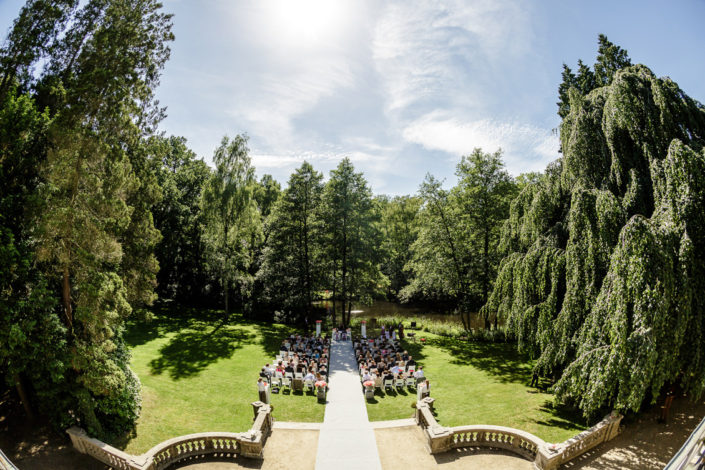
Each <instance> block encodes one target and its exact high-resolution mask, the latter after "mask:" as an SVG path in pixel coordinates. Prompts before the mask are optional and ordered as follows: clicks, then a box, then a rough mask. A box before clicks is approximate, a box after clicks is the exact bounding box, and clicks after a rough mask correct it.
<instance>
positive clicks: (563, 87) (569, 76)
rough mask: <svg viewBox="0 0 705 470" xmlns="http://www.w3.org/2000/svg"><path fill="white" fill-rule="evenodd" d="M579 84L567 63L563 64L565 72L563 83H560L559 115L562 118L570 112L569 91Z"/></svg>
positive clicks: (562, 74) (563, 73) (562, 77)
mask: <svg viewBox="0 0 705 470" xmlns="http://www.w3.org/2000/svg"><path fill="white" fill-rule="evenodd" d="M577 84H578V82H577V79H576V78H575V74H574V73H573V71H572V70H571V69H570V67H568V66H567V65H566V64H563V72H562V73H561V83H560V85H558V103H556V104H557V105H558V115H559V116H560V117H561V119H562V118H564V117H566V116H567V115H568V113H569V112H570V99H569V96H568V91H570V89H571V88H574V87H576V86H577Z"/></svg>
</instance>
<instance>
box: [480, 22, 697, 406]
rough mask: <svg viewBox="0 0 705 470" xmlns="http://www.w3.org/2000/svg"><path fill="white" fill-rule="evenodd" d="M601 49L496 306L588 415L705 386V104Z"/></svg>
mask: <svg viewBox="0 0 705 470" xmlns="http://www.w3.org/2000/svg"><path fill="white" fill-rule="evenodd" d="M599 52H600V56H599V57H598V61H597V64H596V66H595V71H594V74H595V83H596V88H594V89H592V90H582V89H580V88H579V87H578V86H572V87H571V88H570V89H569V91H568V96H569V107H568V108H566V110H567V112H566V113H565V116H564V119H563V122H562V124H561V127H560V135H561V146H562V151H563V157H562V158H561V159H559V160H558V161H557V162H556V163H555V164H553V165H551V166H550V167H549V168H548V169H547V172H546V176H545V177H544V178H543V179H541V180H539V181H537V182H535V183H532V184H529V185H526V186H525V187H524V188H523V190H522V191H521V193H520V194H519V195H518V197H517V198H516V199H515V200H514V201H513V202H512V205H511V210H510V214H509V218H508V220H507V221H506V222H505V223H504V227H503V229H502V240H501V243H500V248H501V250H502V251H503V253H504V259H503V260H502V263H501V266H500V269H499V274H498V277H497V280H496V282H495V288H494V290H493V292H492V295H491V296H490V299H489V301H488V303H487V305H486V306H485V309H486V310H489V311H491V312H496V314H497V315H498V316H500V318H503V319H504V320H505V321H506V323H507V325H508V328H509V329H510V330H511V331H512V332H514V333H515V334H516V335H517V337H518V339H519V347H520V348H521V349H522V350H525V351H528V352H529V353H531V354H532V355H534V356H535V357H538V362H537V368H538V369H539V370H542V371H544V372H549V373H554V374H557V375H558V376H559V377H560V379H559V381H558V383H557V384H556V386H555V390H556V393H557V396H558V397H559V398H560V399H562V400H568V401H572V402H574V403H576V404H577V405H579V406H580V408H581V409H582V410H583V411H584V413H585V414H586V415H593V414H595V413H597V412H598V411H599V410H600V409H602V408H603V407H608V406H614V407H616V408H617V409H620V410H628V409H631V410H638V409H639V408H640V406H641V404H642V402H643V401H644V400H647V399H652V400H655V399H656V397H658V396H659V394H660V393H661V391H662V390H663V389H664V388H666V387H669V386H671V385H674V384H680V385H681V386H682V387H683V388H684V390H686V391H687V392H690V393H692V394H693V396H696V397H697V396H701V395H702V393H703V390H704V388H705V373H704V372H705V371H704V370H703V364H705V355H703V350H702V348H700V347H699V346H695V345H700V344H702V341H703V339H702V337H701V336H702V331H703V328H705V310H704V309H703V304H702V301H701V300H700V299H699V298H698V296H697V295H695V296H694V295H693V293H694V292H698V291H702V289H703V288H705V286H704V285H702V282H703V277H702V273H701V271H702V269H703V263H702V260H703V259H705V258H703V255H704V254H705V253H704V252H703V251H702V250H703V249H705V238H703V231H702V223H703V220H705V218H704V217H703V216H704V215H705V206H704V205H703V201H704V200H705V192H703V183H702V177H703V174H704V173H703V165H704V164H705V156H704V154H703V144H704V143H705V141H704V140H703V139H704V137H705V109H704V108H703V106H702V105H701V104H700V103H698V102H696V101H695V100H693V99H691V98H689V97H688V96H687V95H686V94H685V93H683V91H682V90H681V89H680V88H679V87H678V86H677V85H676V84H675V83H674V82H672V81H671V80H670V79H668V78H663V79H660V78H657V77H655V76H654V75H653V73H652V72H651V71H650V70H649V69H648V68H646V67H645V66H643V65H635V66H630V65H629V64H630V62H629V60H628V58H627V57H626V52H625V51H622V50H621V49H619V48H618V47H617V46H614V45H612V44H611V43H609V42H608V41H607V39H606V38H604V37H603V36H601V37H600V51H599ZM698 260H699V261H698Z"/></svg>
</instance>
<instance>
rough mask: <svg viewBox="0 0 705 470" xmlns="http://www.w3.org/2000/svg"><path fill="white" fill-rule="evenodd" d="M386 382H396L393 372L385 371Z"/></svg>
mask: <svg viewBox="0 0 705 470" xmlns="http://www.w3.org/2000/svg"><path fill="white" fill-rule="evenodd" d="M384 380H394V374H392V371H389V370H387V371H385V373H384Z"/></svg>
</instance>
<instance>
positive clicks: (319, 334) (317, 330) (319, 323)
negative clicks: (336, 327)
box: [316, 320, 321, 336]
mask: <svg viewBox="0 0 705 470" xmlns="http://www.w3.org/2000/svg"><path fill="white" fill-rule="evenodd" d="M316 336H321V320H316Z"/></svg>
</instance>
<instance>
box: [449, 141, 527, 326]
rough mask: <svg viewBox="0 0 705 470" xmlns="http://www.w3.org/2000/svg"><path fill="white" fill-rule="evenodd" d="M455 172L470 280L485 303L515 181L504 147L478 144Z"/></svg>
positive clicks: (486, 324) (495, 266)
mask: <svg viewBox="0 0 705 470" xmlns="http://www.w3.org/2000/svg"><path fill="white" fill-rule="evenodd" d="M456 175H457V176H458V179H459V182H458V195H459V198H460V204H461V205H462V207H463V209H464V210H463V216H464V217H463V220H464V221H465V226H466V230H468V231H469V232H470V240H471V243H472V244H473V272H472V273H471V278H472V281H471V282H472V283H477V284H479V285H480V286H479V287H480V292H481V302H482V305H484V304H485V303H486V302H487V298H488V296H489V291H490V288H491V287H492V281H493V280H494V278H495V270H496V268H497V265H498V264H499V259H498V253H497V246H498V244H499V230H500V227H501V224H502V222H503V221H504V219H506V218H507V216H508V215H509V204H510V202H511V200H512V199H513V198H514V196H515V195H516V184H515V183H514V179H513V178H512V177H511V176H509V173H507V172H506V171H505V170H504V163H503V162H502V151H501V150H498V151H496V152H495V153H493V154H489V153H483V152H482V150H481V149H479V148H476V149H475V150H473V152H472V153H471V154H470V155H469V156H467V157H463V158H462V159H461V161H460V163H459V164H458V168H457V170H456ZM467 323H468V324H469V319H468V322H467ZM485 327H486V328H489V318H488V317H486V318H485ZM496 327H497V317H496V316H495V328H496Z"/></svg>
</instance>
